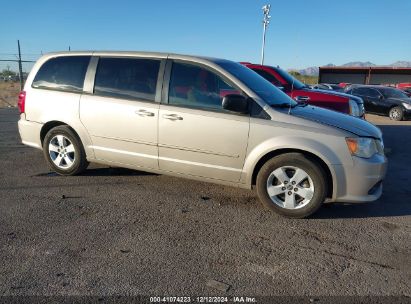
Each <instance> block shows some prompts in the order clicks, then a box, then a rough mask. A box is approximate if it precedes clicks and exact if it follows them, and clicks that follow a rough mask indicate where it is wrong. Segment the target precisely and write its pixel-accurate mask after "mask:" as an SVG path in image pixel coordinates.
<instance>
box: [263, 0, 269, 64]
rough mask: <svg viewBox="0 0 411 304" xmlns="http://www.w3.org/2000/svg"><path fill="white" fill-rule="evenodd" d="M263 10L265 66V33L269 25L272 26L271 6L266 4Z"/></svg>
mask: <svg viewBox="0 0 411 304" xmlns="http://www.w3.org/2000/svg"><path fill="white" fill-rule="evenodd" d="M262 9H263V15H264V17H263V45H262V47H261V65H263V64H264V48H265V32H266V30H267V27H268V25H269V24H270V18H271V16H270V15H269V14H270V9H271V4H266V5H264V6H263V7H262Z"/></svg>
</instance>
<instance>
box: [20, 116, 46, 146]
mask: <svg viewBox="0 0 411 304" xmlns="http://www.w3.org/2000/svg"><path fill="white" fill-rule="evenodd" d="M18 127H19V133H20V137H21V142H22V143H23V144H25V145H27V146H31V147H34V148H37V149H42V146H41V140H40V131H41V128H42V127H43V124H41V123H37V122H32V121H28V120H25V119H24V114H21V116H20V120H19V121H18Z"/></svg>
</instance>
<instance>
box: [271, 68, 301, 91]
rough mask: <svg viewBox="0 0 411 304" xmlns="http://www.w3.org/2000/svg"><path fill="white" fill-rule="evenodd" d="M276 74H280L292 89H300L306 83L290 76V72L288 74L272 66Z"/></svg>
mask: <svg viewBox="0 0 411 304" xmlns="http://www.w3.org/2000/svg"><path fill="white" fill-rule="evenodd" d="M273 69H274V70H275V71H276V72H277V73H278V74H280V76H281V77H282V78H284V80H285V81H287V83H288V84H289V85H290V86H293V88H294V89H297V90H300V89H302V88H305V87H306V85H305V84H304V83H302V82H301V81H299V80H298V79H297V78H295V77H293V76H291V75H290V74H288V73H287V72H286V71H284V70H282V69H280V68H273Z"/></svg>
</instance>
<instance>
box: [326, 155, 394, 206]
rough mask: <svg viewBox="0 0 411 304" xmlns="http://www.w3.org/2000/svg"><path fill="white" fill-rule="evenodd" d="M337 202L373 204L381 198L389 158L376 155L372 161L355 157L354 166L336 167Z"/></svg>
mask: <svg viewBox="0 0 411 304" xmlns="http://www.w3.org/2000/svg"><path fill="white" fill-rule="evenodd" d="M334 171H335V180H334V182H336V184H335V187H334V191H335V193H334V195H333V199H332V201H335V202H350V203H359V202H371V201H375V200H377V199H378V198H380V196H381V194H382V181H383V180H384V177H385V174H386V172H387V158H386V157H385V156H384V155H377V154H376V155H374V156H373V157H371V158H370V159H364V158H359V157H353V165H352V166H347V165H335V166H334Z"/></svg>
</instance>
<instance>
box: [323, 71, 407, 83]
mask: <svg viewBox="0 0 411 304" xmlns="http://www.w3.org/2000/svg"><path fill="white" fill-rule="evenodd" d="M341 82H346V83H355V84H392V85H395V84H398V83H404V82H411V68H397V67H320V68H319V83H341Z"/></svg>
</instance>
